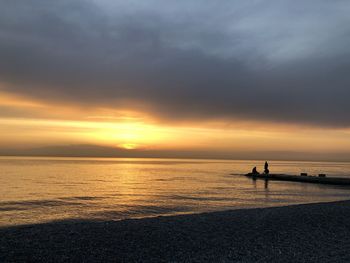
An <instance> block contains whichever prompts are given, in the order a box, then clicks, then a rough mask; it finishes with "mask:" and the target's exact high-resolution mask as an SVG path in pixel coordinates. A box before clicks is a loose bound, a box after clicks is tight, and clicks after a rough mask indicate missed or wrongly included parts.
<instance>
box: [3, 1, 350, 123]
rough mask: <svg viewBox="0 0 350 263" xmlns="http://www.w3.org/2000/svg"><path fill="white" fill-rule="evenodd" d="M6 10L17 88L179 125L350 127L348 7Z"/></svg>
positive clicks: (34, 5) (152, 4) (146, 4)
mask: <svg viewBox="0 0 350 263" xmlns="http://www.w3.org/2000/svg"><path fill="white" fill-rule="evenodd" d="M0 7H1V8H0V57H1V60H0V81H1V82H4V83H7V86H5V88H3V89H5V91H7V92H13V93H18V94H23V95H27V96H32V97H35V98H36V99H44V100H47V101H54V102H60V101H63V102H70V103H76V104H83V105H94V106H96V105H100V106H104V107H113V108H118V107H127V106H128V105H129V106H130V105H132V107H134V108H136V109H137V108H139V109H143V110H147V111H150V112H152V114H154V115H155V116H158V117H160V118H168V119H169V118H171V119H196V120H202V119H215V118H224V119H249V120H256V119H258V120H260V121H261V120H262V121H282V122H295V123H307V124H312V125H321V126H323V125H325V126H335V127H340V126H342V127H343V126H345V127H349V126H350V119H349V118H348V112H349V111H350V104H349V103H348V101H347V98H348V97H349V96H350V90H349V89H348V87H349V85H350V75H349V74H348V71H349V68H350V52H349V49H348V47H349V46H350V26H349V25H350V17H349V16H348V14H349V12H350V4H349V3H348V2H347V1H332V2H329V1H326V0H322V1H308V2H307V3H306V2H300V3H296V2H295V1H291V0H288V1H287V0H283V1H277V0H273V1H257V0H256V1H235V2H232V1H221V2H220V3H218V2H214V1H203V2H201V3H198V2H197V1H176V3H175V2H170V3H169V2H167V3H166V2H165V1H156V0H153V1H142V4H140V3H139V1H137V2H136V1H127V2H126V1H108V0H104V1H92V0H90V1H89V0H76V1H68V0H62V1H55V2H54V3H53V2H50V3H48V2H47V1H44V0H35V1H34V0H28V1H20V0H11V1H3V2H2V3H1V4H0ZM6 87H7V88H6ZM6 89H7V90H6Z"/></svg>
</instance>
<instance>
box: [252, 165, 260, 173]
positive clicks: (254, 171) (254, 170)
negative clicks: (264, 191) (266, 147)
mask: <svg viewBox="0 0 350 263" xmlns="http://www.w3.org/2000/svg"><path fill="white" fill-rule="evenodd" d="M252 174H259V172H258V171H257V170H256V166H255V167H254V168H253V170H252Z"/></svg>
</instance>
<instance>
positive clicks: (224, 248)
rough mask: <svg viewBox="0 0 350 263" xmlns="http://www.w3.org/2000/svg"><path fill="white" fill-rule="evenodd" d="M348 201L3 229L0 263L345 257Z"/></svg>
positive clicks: (349, 240) (349, 256)
mask: <svg viewBox="0 0 350 263" xmlns="http://www.w3.org/2000/svg"><path fill="white" fill-rule="evenodd" d="M348 251H350V200H348V201H336V202H327V203H313V204H299V205H289V206H281V207H269V208H250V209H238V210H228V211H220V212H209V213H202V214H186V215H176V216H158V217H151V218H142V219H125V220H121V221H89V220H63V221H55V222H50V223H43V224H36V225H21V226H10V227H2V228H0V261H1V262H14V261H16V262H17V261H20V262H28V261H30V262H67V261H68V262H81V261H82V260H83V261H84V262H101V261H104V262H140V261H142V262H155V261H156V262H213V261H215V262H330V261H331V262H349V261H350V252H348Z"/></svg>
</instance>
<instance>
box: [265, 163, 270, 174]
mask: <svg viewBox="0 0 350 263" xmlns="http://www.w3.org/2000/svg"><path fill="white" fill-rule="evenodd" d="M269 172H270V171H269V164H268V163H267V161H266V162H265V165H264V173H265V174H269Z"/></svg>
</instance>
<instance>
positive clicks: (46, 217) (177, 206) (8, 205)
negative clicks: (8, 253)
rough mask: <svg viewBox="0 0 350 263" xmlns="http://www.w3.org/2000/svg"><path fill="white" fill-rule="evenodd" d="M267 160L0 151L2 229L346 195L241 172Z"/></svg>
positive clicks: (314, 167)
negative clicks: (0, 153)
mask: <svg viewBox="0 0 350 263" xmlns="http://www.w3.org/2000/svg"><path fill="white" fill-rule="evenodd" d="M264 163H265V160H263V161H259V160H192V159H138V158H132V159H123V158H48V157H45V158H43V157H0V227H7V226H14V225H24V224H38V223H45V222H50V221H65V220H122V219H129V218H144V217H154V216H167V215H179V214H189V213H204V212H212V211H223V210H230V209H247V208H259V207H273V206H285V205H292V204H302V203H315V202H330V201H337V200H346V199H350V188H349V187H345V186H331V185H317V184H307V183H299V182H278V181H269V182H267V181H265V180H252V179H251V178H247V177H245V176H242V174H245V173H247V172H249V171H251V169H252V167H254V166H257V169H258V171H259V170H260V171H262V170H263V165H264ZM269 169H270V172H271V173H287V174H300V173H301V172H306V173H308V174H310V175H317V174H319V173H324V174H327V176H341V177H349V176H350V163H341V162H301V161H300V162H295V161H270V162H269Z"/></svg>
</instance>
